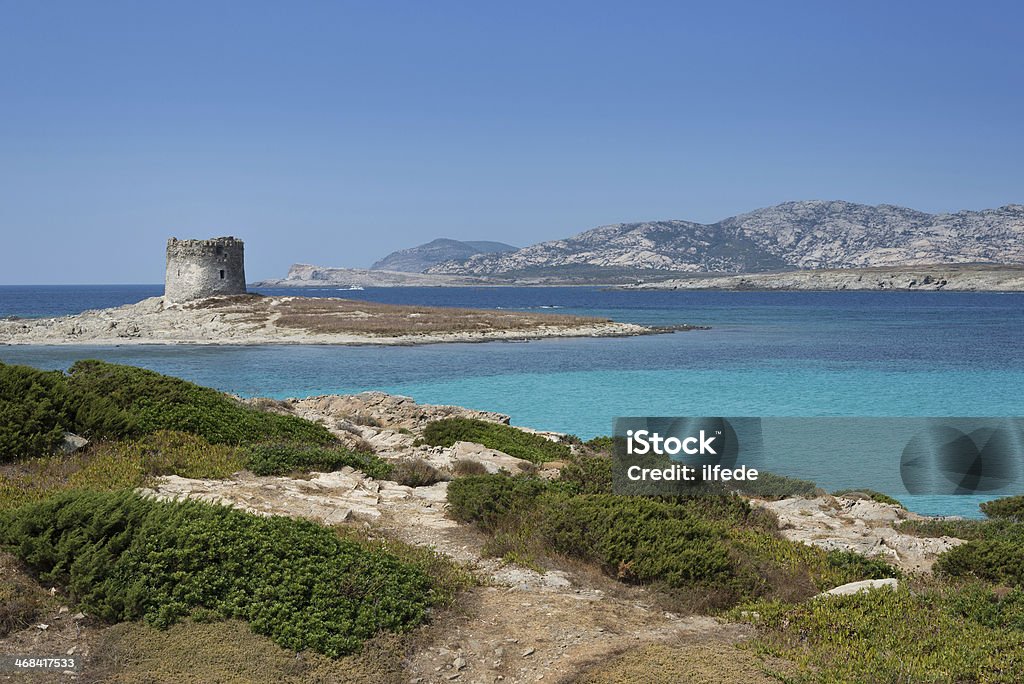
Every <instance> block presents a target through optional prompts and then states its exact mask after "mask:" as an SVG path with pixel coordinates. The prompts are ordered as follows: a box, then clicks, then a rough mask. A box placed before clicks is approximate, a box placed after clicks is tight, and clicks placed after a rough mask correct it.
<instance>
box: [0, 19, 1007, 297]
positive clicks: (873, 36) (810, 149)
mask: <svg viewBox="0 0 1024 684" xmlns="http://www.w3.org/2000/svg"><path fill="white" fill-rule="evenodd" d="M1022 22H1024V9H1022V5H1021V4H1020V3H1012V2H979V3H965V2H957V3H950V2H935V1H932V2H912V1H901V2H870V1H868V2H865V1H858V2H784V1H779V2H707V3H684V2H664V3H660V2H628V3H627V2H621V3H602V2H598V1H591V2H537V3H532V2H522V1H517V2H503V3H497V2H481V1H476V2H445V1H444V0H439V1H433V0H432V1H431V2H407V3H406V2H369V1H367V2H351V3H350V2H340V1H339V2H322V3H321V2H255V1H247V2H240V1H237V0H234V1H231V2H224V1H218V0H204V1H202V2H189V1H183V0H175V1H174V2H144V3H141V2H134V1H132V2H104V1H103V0H93V1H91V2H77V1H76V2H62V1H57V0H52V1H43V2H40V1H39V0H23V1H11V0H0V64H2V65H3V68H2V69H0V229H2V231H3V245H2V247H0V283H6V284H13V283H104V282H109V283H117V282H124V283H139V282H159V281H160V280H161V279H162V273H163V247H164V242H165V240H166V238H167V237H168V236H170V235H176V236H178V237H209V236H214V235H222V234H233V235H236V236H239V237H242V238H244V239H245V240H246V251H247V271H248V274H249V276H250V278H251V279H257V278H264V277H274V276H282V275H283V274H284V273H285V271H286V269H287V267H288V265H289V264H290V263H292V262H312V263H318V264H324V265H336V266H366V265H369V264H370V263H371V262H372V261H374V260H375V259H377V258H379V257H380V256H383V255H384V254H386V253H387V252H389V251H391V250H393V249H398V248H402V247H407V246H411V245H414V244H417V243H420V242H425V241H427V240H430V239H432V238H434V237H440V236H444V237H452V238H457V239H491V240H502V241H505V242H511V243H513V244H518V245H526V244H530V243H532V242H537V241H540V240H545V239H553V238H559V237H565V236H567V235H570V234H573V233H576V232H579V231H581V230H585V229H587V228H591V227H594V226H596V225H601V224H606V223H614V222H619V221H635V220H644V219H668V218H678V219H691V220H699V221H714V220H717V219H720V218H724V217H726V216H729V215H732V214H736V213H740V212H743V211H748V210H751V209H754V208H757V207H760V206H766V205H770V204H775V203H778V202H782V201H786V200H793V199H846V200H850V201H856V202H866V203H871V204H877V203H892V204H901V205H906V206H911V207H914V208H917V209H923V210H928V211H953V210H958V209H980V208H985V207H994V206H1001V205H1004V204H1009V203H1020V202H1024V123H1022V122H1024V47H1022V45H1024V41H1022V40H1021V37H1020V27H1021V25H1022Z"/></svg>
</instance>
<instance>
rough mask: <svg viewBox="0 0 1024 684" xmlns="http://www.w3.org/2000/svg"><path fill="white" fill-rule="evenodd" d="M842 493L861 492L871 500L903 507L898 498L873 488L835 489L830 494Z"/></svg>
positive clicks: (840, 494)
mask: <svg viewBox="0 0 1024 684" xmlns="http://www.w3.org/2000/svg"><path fill="white" fill-rule="evenodd" d="M844 494H863V495H865V496H866V497H868V498H869V499H871V500H872V501H877V502H878V503H882V504H889V505H891V506H899V507H900V508H903V504H902V503H900V501H899V499H894V498H893V497H891V496H889V495H888V494H883V493H882V492H876V491H875V490H874V489H837V490H836V491H834V492H832V496H843V495H844Z"/></svg>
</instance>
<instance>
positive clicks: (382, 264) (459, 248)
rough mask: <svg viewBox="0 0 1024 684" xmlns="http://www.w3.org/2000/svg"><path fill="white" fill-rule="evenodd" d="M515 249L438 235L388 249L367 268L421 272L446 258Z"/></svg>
mask: <svg viewBox="0 0 1024 684" xmlns="http://www.w3.org/2000/svg"><path fill="white" fill-rule="evenodd" d="M517 249H518V247H513V246H512V245H506V244H505V243H504V242H487V241H474V242H463V241H460V240H449V239H447V238H439V239H437V240H432V241H431V242H428V243H426V244H424V245H419V246H418V247H410V248H409V249H401V250H398V251H397V252H392V253H391V254H388V255H387V256H386V257H384V258H383V259H381V260H380V261H378V262H377V263H375V264H374V265H373V266H371V267H370V268H371V269H372V270H379V271H403V272H406V273H423V272H424V271H426V270H427V269H428V268H430V267H431V266H436V265H437V264H440V263H444V262H446V261H465V260H466V259H469V258H470V257H472V256H475V255H477V254H503V253H505V252H514V251H516V250H517Z"/></svg>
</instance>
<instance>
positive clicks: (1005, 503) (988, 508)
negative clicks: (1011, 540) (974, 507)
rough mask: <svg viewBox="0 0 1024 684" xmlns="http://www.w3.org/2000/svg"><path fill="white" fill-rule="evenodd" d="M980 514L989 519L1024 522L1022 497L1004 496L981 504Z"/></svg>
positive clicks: (1023, 497) (1023, 501)
mask: <svg viewBox="0 0 1024 684" xmlns="http://www.w3.org/2000/svg"><path fill="white" fill-rule="evenodd" d="M981 512H982V513H984V514H985V515H987V516H988V517H990V518H1005V519H1009V520H1013V521H1015V522H1024V496H1006V497H1003V498H1001V499H994V500H992V501H986V502H985V503H983V504H981Z"/></svg>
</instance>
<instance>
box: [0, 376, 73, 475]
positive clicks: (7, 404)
mask: <svg viewBox="0 0 1024 684" xmlns="http://www.w3.org/2000/svg"><path fill="white" fill-rule="evenodd" d="M66 403H67V386H66V383H65V380H64V376H63V374H62V373H61V372H60V371H41V370H37V369H35V368H29V367H28V366H9V365H6V364H3V363H0V463H5V462H8V461H13V460H15V459H17V458H23V457H28V456H35V455H38V454H45V453H50V452H52V451H54V450H56V449H57V447H59V446H60V444H61V442H62V441H63V439H64V433H65V432H66V431H67V430H68V429H69V427H70V425H71V422H70V420H69V418H68V415H67V410H66V408H65V405H66Z"/></svg>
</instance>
